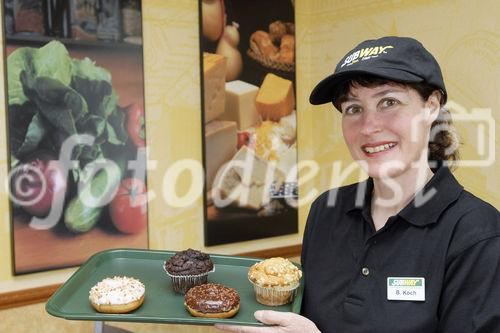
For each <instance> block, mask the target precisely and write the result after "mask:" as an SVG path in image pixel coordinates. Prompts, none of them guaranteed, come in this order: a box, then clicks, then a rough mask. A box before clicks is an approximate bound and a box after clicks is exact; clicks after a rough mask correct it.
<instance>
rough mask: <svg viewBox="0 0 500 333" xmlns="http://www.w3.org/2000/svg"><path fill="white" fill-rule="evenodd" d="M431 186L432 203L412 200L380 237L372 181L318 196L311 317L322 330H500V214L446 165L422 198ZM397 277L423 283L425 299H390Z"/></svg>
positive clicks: (312, 228) (307, 242)
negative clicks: (373, 213) (374, 216)
mask: <svg viewBox="0 0 500 333" xmlns="http://www.w3.org/2000/svg"><path fill="white" fill-rule="evenodd" d="M360 184H361V185H363V186H366V187H365V188H366V191H365V193H366V194H365V195H364V196H363V195H361V196H359V198H360V200H359V201H360V202H361V203H362V204H361V205H356V204H355V202H356V195H357V188H358V187H359V186H357V185H360ZM363 186H361V188H363ZM431 189H434V190H435V191H436V192H435V194H434V195H433V197H432V199H431V200H428V201H427V202H425V203H424V204H423V205H421V206H420V207H418V208H417V207H415V200H414V201H412V202H410V203H409V204H408V206H406V207H405V208H404V209H403V210H401V211H400V212H399V214H397V215H396V216H392V217H391V218H389V219H388V221H387V223H386V225H385V226H384V227H383V228H381V229H380V230H378V231H377V232H375V228H374V224H373V220H372V218H371V214H370V202H371V194H372V190H373V182H372V180H371V179H368V180H367V181H365V182H363V183H359V184H354V185H349V186H345V187H341V188H339V189H337V190H330V191H327V192H325V193H323V194H322V195H321V196H320V197H319V198H317V199H316V201H315V202H314V203H313V205H312V207H311V210H310V212H309V217H308V220H307V225H306V230H305V232H304V241H303V249H302V265H303V270H304V278H305V290H304V298H303V305H302V313H303V315H305V316H306V317H308V318H310V319H311V320H312V321H314V322H315V323H316V325H317V326H318V328H319V329H320V330H321V331H322V332H323V333H326V332H334V333H340V332H349V333H355V332H384V333H387V332H398V333H399V332H419V333H420V332H424V333H428V332H453V333H456V332H467V333H471V332H500V218H499V216H500V215H499V212H498V210H497V209H496V208H494V207H493V206H491V205H489V204H488V203H486V202H484V201H482V200H480V199H478V198H476V197H475V196H473V195H472V194H470V193H469V192H467V191H465V190H463V188H462V186H461V185H460V184H459V183H458V182H457V181H456V180H455V178H454V177H453V175H452V174H451V172H450V171H449V170H448V169H447V168H440V169H438V170H437V172H436V173H435V174H434V176H433V177H432V179H431V180H430V181H429V183H428V184H427V185H426V186H425V187H424V189H423V191H422V192H423V193H424V195H425V193H431V192H428V191H430V190H431ZM360 193H362V192H360ZM335 195H336V200H334V196H335ZM329 201H330V204H329ZM332 202H335V205H332ZM390 277H398V278H406V279H404V281H413V280H412V279H407V278H418V279H417V280H418V281H422V280H421V279H420V278H424V279H425V280H423V281H424V282H422V283H424V284H425V286H424V287H423V289H424V290H425V300H423V301H411V300H406V299H409V298H411V297H413V295H412V293H413V292H412V291H411V288H410V291H408V288H406V289H404V290H407V292H408V293H409V294H408V295H406V294H405V295H404V296H402V297H403V298H405V300H388V295H387V293H388V288H389V287H388V283H389V281H388V278H390ZM391 281H394V280H391ZM391 283H392V282H391ZM390 289H391V290H392V292H394V288H393V287H391V288H390ZM404 290H400V291H399V292H402V291H404ZM421 291H422V287H420V288H419V295H420V296H421V294H420V293H421Z"/></svg>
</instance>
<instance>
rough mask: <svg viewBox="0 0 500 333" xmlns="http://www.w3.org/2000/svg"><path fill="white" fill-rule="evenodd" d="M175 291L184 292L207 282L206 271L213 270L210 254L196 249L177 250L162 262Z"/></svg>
mask: <svg viewBox="0 0 500 333" xmlns="http://www.w3.org/2000/svg"><path fill="white" fill-rule="evenodd" d="M163 268H164V270H165V272H166V273H167V275H168V276H170V278H171V279H172V286H173V288H174V291H175V292H178V293H182V294H184V293H186V291H188V290H189V289H190V288H192V287H194V286H197V285H200V284H204V283H207V281H208V273H211V272H213V271H214V270H215V268H214V264H213V262H212V260H211V259H210V256H209V255H208V254H206V253H203V252H201V251H198V250H193V249H187V250H185V251H180V252H177V253H176V254H175V255H173V256H172V257H170V259H168V260H167V261H165V263H164V267H163Z"/></svg>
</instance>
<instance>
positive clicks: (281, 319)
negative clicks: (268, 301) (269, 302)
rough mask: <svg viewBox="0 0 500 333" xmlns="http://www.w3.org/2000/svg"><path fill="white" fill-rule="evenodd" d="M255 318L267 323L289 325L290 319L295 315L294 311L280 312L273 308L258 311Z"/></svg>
mask: <svg viewBox="0 0 500 333" xmlns="http://www.w3.org/2000/svg"><path fill="white" fill-rule="evenodd" d="M254 316H255V319H257V320H258V321H260V322H262V323H264V324H267V325H279V326H283V327H286V326H289V323H290V320H291V319H292V317H293V313H290V312H279V311H272V310H260V311H256V312H255V314H254Z"/></svg>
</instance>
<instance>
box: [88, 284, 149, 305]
mask: <svg viewBox="0 0 500 333" xmlns="http://www.w3.org/2000/svg"><path fill="white" fill-rule="evenodd" d="M145 291H146V289H145V287H144V284H142V282H140V281H139V280H137V279H134V278H131V277H126V276H114V277H112V278H105V279H103V280H102V281H100V282H98V283H97V284H96V285H94V286H93V287H92V288H91V289H90V292H89V301H90V303H91V304H92V306H93V307H94V309H96V311H98V312H103V313H127V312H131V311H134V310H135V309H137V308H138V307H140V306H141V305H142V303H143V302H144V293H145Z"/></svg>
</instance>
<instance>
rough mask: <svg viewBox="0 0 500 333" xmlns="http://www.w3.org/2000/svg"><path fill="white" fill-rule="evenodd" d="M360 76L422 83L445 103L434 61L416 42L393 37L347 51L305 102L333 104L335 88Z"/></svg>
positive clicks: (440, 77)
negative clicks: (440, 96)
mask: <svg viewBox="0 0 500 333" xmlns="http://www.w3.org/2000/svg"><path fill="white" fill-rule="evenodd" d="M360 74H367V75H373V76H377V77H380V78H384V79H389V80H393V81H395V82H402V83H419V82H425V83H427V84H430V85H433V86H435V87H436V89H439V90H441V92H442V94H443V98H444V101H443V102H446V97H447V96H446V88H445V86H444V81H443V75H442V74H441V68H440V67H439V64H438V63H437V61H436V59H435V58H434V57H433V56H432V54H430V53H429V51H427V50H426V49H425V47H424V46H423V45H422V44H421V43H420V42H419V41H417V40H416V39H413V38H409V37H395V36H389V37H382V38H379V39H371V40H366V41H364V42H362V43H360V44H359V45H358V46H356V47H355V48H354V49H352V50H351V51H349V53H347V55H346V56H345V57H343V58H342V60H341V61H340V62H339V63H338V64H337V67H335V71H334V72H333V74H332V75H330V76H328V77H326V78H325V79H323V80H322V81H321V82H319V83H318V84H317V85H316V87H314V89H313V91H312V92H311V96H309V102H310V103H311V104H314V105H318V104H324V103H328V102H333V101H332V99H333V92H334V91H335V90H336V89H337V87H338V86H339V84H341V83H342V82H344V81H346V80H349V79H350V78H352V77H353V76H356V75H360Z"/></svg>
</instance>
